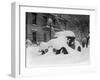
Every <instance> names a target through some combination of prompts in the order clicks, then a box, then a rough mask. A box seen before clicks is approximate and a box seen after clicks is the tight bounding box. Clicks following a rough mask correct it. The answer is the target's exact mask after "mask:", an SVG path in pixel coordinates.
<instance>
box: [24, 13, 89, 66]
mask: <svg viewBox="0 0 100 80" xmlns="http://www.w3.org/2000/svg"><path fill="white" fill-rule="evenodd" d="M25 25H26V26H25V30H26V31H25V33H26V36H25V38H26V39H25V40H26V41H25V51H26V66H27V67H33V66H34V65H49V64H77V63H88V62H89V55H90V54H89V49H90V30H89V29H90V15H84V14H83V15H82V14H59V13H36V12H26V13H25Z"/></svg>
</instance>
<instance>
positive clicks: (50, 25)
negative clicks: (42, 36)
mask: <svg viewBox="0 0 100 80" xmlns="http://www.w3.org/2000/svg"><path fill="white" fill-rule="evenodd" d="M47 25H48V26H49V28H50V39H51V33H52V31H51V29H52V18H50V17H49V18H48V21H47Z"/></svg>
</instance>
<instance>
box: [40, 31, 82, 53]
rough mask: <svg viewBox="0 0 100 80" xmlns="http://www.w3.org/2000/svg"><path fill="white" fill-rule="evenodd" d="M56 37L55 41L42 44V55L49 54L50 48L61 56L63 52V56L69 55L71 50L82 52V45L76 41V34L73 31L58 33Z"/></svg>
mask: <svg viewBox="0 0 100 80" xmlns="http://www.w3.org/2000/svg"><path fill="white" fill-rule="evenodd" d="M54 37H55V38H54V39H51V40H49V41H48V42H42V43H41V44H40V51H41V52H42V54H45V53H47V52H48V50H49V48H52V50H53V52H54V53H55V54H60V53H61V52H62V53H63V54H68V53H69V52H70V51H71V50H77V51H79V52H81V45H80V43H79V42H78V41H77V40H76V39H75V34H74V33H73V32H72V31H60V32H56V33H55V35H54ZM41 46H42V47H41Z"/></svg>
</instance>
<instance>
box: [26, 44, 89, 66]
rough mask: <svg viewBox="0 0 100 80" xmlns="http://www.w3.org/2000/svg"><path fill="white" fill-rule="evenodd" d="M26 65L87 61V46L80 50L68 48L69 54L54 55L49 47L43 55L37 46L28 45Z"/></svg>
mask: <svg viewBox="0 0 100 80" xmlns="http://www.w3.org/2000/svg"><path fill="white" fill-rule="evenodd" d="M26 51H27V52H26V53H27V67H34V65H49V64H73V63H82V62H86V63H87V62H88V61H89V48H83V49H82V52H78V51H75V50H73V49H71V50H70V52H69V54H66V55H64V54H62V53H61V54H59V55H55V54H54V53H53V52H52V49H49V52H47V53H46V54H44V55H40V53H38V47H32V46H31V47H28V48H27V50H26Z"/></svg>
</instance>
